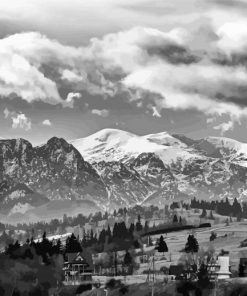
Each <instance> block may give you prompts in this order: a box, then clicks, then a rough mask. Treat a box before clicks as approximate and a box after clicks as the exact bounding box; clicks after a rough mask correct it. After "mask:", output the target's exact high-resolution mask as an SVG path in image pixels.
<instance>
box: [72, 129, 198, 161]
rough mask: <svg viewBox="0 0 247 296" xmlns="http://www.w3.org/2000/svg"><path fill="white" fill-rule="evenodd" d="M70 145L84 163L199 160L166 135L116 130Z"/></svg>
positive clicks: (190, 151) (164, 133)
mask: <svg viewBox="0 0 247 296" xmlns="http://www.w3.org/2000/svg"><path fill="white" fill-rule="evenodd" d="M70 143H71V144H72V145H73V146H74V147H75V148H76V149H77V150H78V151H79V152H80V153H81V155H83V157H84V158H85V160H87V161H88V162H91V163H92V162H99V161H122V162H127V161H129V160H131V159H134V158H135V157H137V156H138V155H140V154H141V153H155V154H157V155H158V156H159V157H160V158H161V159H162V161H163V162H164V163H170V162H172V161H176V159H177V158H183V159H188V158H191V157H199V156H198V155H196V154H194V153H193V149H191V148H189V147H187V145H186V144H185V143H183V142H181V141H180V140H179V139H176V138H174V137H172V136H171V135H169V134H168V133H166V132H163V133H158V134H151V135H146V136H137V135H135V134H132V133H129V132H126V131H122V130H117V129H103V130H101V131H99V132H97V133H95V134H93V135H90V136H89V137H85V138H81V139H77V140H72V141H70Z"/></svg>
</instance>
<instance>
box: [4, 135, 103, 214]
mask: <svg viewBox="0 0 247 296" xmlns="http://www.w3.org/2000/svg"><path fill="white" fill-rule="evenodd" d="M0 167H1V168H2V169H1V171H0V188H1V191H0V209H1V213H6V212H8V211H9V213H13V211H14V213H16V212H18V211H19V212H23V213H24V212H25V210H26V211H28V210H30V209H32V208H33V207H37V206H42V205H44V204H46V203H47V202H49V201H52V200H71V201H90V202H91V201H93V202H94V203H95V206H96V205H97V204H98V203H101V202H102V201H104V203H105V202H106V201H107V196H108V195H107V190H106V188H105V184H104V183H103V181H102V179H101V177H100V176H99V175H98V173H97V172H96V170H95V169H94V168H93V167H92V165H91V164H89V163H88V162H86V161H84V159H83V157H82V156H81V154H80V153H79V152H78V151H77V150H76V149H75V148H74V147H73V146H72V145H71V144H69V143H67V142H66V141H65V140H64V139H59V138H56V137H54V138H51V139H50V140H49V141H48V142H47V143H46V144H44V145H42V146H40V147H33V146H32V145H31V143H29V142H28V141H26V140H24V139H15V140H0Z"/></svg>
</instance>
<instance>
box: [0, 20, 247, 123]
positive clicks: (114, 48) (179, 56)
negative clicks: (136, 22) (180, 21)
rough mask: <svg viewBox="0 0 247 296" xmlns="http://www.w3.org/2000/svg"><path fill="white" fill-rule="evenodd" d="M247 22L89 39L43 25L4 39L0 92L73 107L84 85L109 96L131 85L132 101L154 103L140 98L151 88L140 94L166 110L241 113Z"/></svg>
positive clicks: (244, 111) (246, 111)
mask: <svg viewBox="0 0 247 296" xmlns="http://www.w3.org/2000/svg"><path fill="white" fill-rule="evenodd" d="M246 28H247V26H245V21H244V20H238V21H235V22H228V23H227V22H225V23H224V24H218V25H216V24H211V23H210V22H206V21H205V24H203V28H202V27H198V28H197V30H188V29H186V28H181V27H174V28H172V29H170V30H167V31H161V30H158V29H155V28H150V27H140V26H139V27H134V28H131V29H129V30H125V31H121V32H117V33H112V34H107V35H105V36H104V37H103V38H92V39H91V41H90V42H89V44H88V45H87V46H81V47H75V46H65V45H62V44H61V43H59V42H58V41H56V40H51V39H49V38H47V37H45V36H43V35H42V34H39V33H32V32H31V33H21V34H15V35H12V36H9V37H6V38H3V39H1V40H0V95H2V96H9V95H12V94H13V93H16V94H17V95H18V96H19V97H21V98H22V99H23V100H25V101H27V102H30V103H32V102H33V101H37V100H42V101H44V102H46V103H49V104H62V106H64V107H70V108H73V106H74V100H75V99H79V98H80V97H81V93H83V94H84V93H89V94H90V95H92V96H99V97H100V98H102V102H104V100H107V99H108V98H116V97H117V96H118V95H119V94H121V93H124V92H125V93H126V91H129V94H130V95H129V98H125V99H126V100H128V101H129V103H130V104H131V103H133V101H135V100H137V101H138V105H139V106H140V108H148V107H147V105H148V104H144V103H143V104H141V103H140V101H141V100H144V97H145V96H139V95H138V96H137V95H135V94H137V93H138V91H139V90H141V92H140V91H139V93H149V94H150V95H149V105H151V106H154V107H155V108H156V110H158V111H159V112H158V113H160V111H161V110H162V109H174V110H190V109H196V110H198V111H200V112H204V113H206V114H210V115H213V114H218V115H222V114H228V115H230V116H231V117H232V119H233V118H235V119H236V118H239V117H241V116H246V115H247V102H246V99H245V98H246V95H247V70H246V67H245V66H244V65H245V64H243V58H244V55H245V52H246V49H247V46H246V44H247V42H246V41H245V40H246V38H245V36H247V29H246ZM231 41H232V42H233V43H234V44H232V43H231ZM233 55H234V56H235V57H237V58H235V60H234V61H235V62H230V61H231V59H232V57H233ZM238 58H239V59H238ZM246 61H247V56H246ZM102 104H103V103H102ZM102 104H101V105H100V106H95V109H94V110H101V109H102ZM153 113H154V116H158V114H157V112H154V110H153ZM95 114H96V113H95ZM101 116H102V115H101ZM235 119H234V120H235Z"/></svg>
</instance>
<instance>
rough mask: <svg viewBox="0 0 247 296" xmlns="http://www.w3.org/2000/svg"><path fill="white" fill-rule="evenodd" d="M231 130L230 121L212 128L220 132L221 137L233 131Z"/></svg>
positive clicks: (231, 122)
mask: <svg viewBox="0 0 247 296" xmlns="http://www.w3.org/2000/svg"><path fill="white" fill-rule="evenodd" d="M233 128H234V123H233V121H230V120H229V121H228V122H223V123H221V124H219V125H217V126H214V129H215V130H219V131H220V134H221V136H223V135H224V134H225V133H226V132H228V131H230V130H233Z"/></svg>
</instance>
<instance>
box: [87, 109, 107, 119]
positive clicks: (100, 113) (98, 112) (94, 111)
mask: <svg viewBox="0 0 247 296" xmlns="http://www.w3.org/2000/svg"><path fill="white" fill-rule="evenodd" d="M91 113H92V114H95V115H98V116H102V117H107V116H108V115H109V110H106V109H102V110H98V109H93V110H92V111H91Z"/></svg>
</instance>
